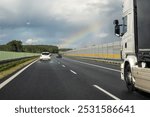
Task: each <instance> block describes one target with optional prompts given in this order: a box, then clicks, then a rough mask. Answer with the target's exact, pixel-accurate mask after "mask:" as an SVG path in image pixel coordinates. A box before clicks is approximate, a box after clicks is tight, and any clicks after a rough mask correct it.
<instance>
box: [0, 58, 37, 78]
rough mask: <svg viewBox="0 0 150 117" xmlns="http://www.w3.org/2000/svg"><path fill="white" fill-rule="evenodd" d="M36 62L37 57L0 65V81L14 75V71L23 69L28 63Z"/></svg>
mask: <svg viewBox="0 0 150 117" xmlns="http://www.w3.org/2000/svg"><path fill="white" fill-rule="evenodd" d="M34 60H37V57H31V58H26V59H22V60H18V61H13V62H9V63H5V64H0V79H3V78H5V77H6V76H8V75H10V74H12V73H14V72H15V71H17V70H19V69H21V68H23V67H24V66H26V65H28V64H29V63H31V62H33V61H34Z"/></svg>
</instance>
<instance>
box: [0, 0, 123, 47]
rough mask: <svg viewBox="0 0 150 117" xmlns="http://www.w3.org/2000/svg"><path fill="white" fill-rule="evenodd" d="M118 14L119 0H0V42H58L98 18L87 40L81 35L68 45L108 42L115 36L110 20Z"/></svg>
mask: <svg viewBox="0 0 150 117" xmlns="http://www.w3.org/2000/svg"><path fill="white" fill-rule="evenodd" d="M114 1H115V2H114ZM120 17H121V0H86V1H85V0H44V1H43V0H1V1H0V44H1V43H6V42H8V41H10V40H12V39H20V40H22V41H23V42H24V43H26V42H30V41H33V43H34V42H36V43H35V44H38V43H39V44H62V43H63V40H65V39H68V37H70V36H71V35H74V34H75V33H76V32H79V31H82V30H83V29H85V28H86V27H88V25H91V23H92V22H95V21H98V20H99V22H101V24H103V25H102V26H101V27H100V29H99V31H97V32H96V33H94V32H93V33H91V34H90V36H89V39H88V37H87V35H86V36H85V37H84V36H83V38H86V39H83V40H82V41H80V43H78V42H75V43H74V44H76V45H73V43H72V45H70V47H71V46H74V47H75V46H76V47H78V46H82V45H84V44H85V45H86V43H91V44H92V43H94V42H99V41H98V40H99V39H101V40H105V41H106V42H111V41H112V40H113V39H114V38H115V37H114V36H113V25H112V21H113V20H114V19H116V18H120ZM91 38H92V39H91ZM90 40H93V42H92V41H90ZM81 42H82V43H81Z"/></svg>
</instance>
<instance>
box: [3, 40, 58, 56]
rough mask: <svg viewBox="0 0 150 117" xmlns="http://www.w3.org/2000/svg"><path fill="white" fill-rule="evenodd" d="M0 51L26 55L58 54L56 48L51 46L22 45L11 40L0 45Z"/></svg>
mask: <svg viewBox="0 0 150 117" xmlns="http://www.w3.org/2000/svg"><path fill="white" fill-rule="evenodd" d="M0 51H12V52H28V53H41V52H43V51H48V52H50V53H58V51H59V50H58V47H57V46H53V45H22V42H21V41H18V40H13V41H10V42H8V43H7V44H5V45H0Z"/></svg>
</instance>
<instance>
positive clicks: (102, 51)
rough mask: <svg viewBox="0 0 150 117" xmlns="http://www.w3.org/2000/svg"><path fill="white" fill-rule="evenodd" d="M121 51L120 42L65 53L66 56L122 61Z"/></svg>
mask: <svg viewBox="0 0 150 117" xmlns="http://www.w3.org/2000/svg"><path fill="white" fill-rule="evenodd" d="M120 49H121V42H120V41H118V42H113V43H108V44H102V45H96V46H91V47H86V48H80V49H76V50H71V51H67V52H65V53H64V55H67V56H80V57H92V58H102V59H115V60H120V59H121V55H120Z"/></svg>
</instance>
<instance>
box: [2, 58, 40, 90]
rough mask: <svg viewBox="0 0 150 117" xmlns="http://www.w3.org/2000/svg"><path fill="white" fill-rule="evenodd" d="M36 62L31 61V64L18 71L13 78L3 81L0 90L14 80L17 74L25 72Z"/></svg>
mask: <svg viewBox="0 0 150 117" xmlns="http://www.w3.org/2000/svg"><path fill="white" fill-rule="evenodd" d="M37 61H38V60H35V61H33V62H32V63H30V64H29V65H27V66H26V67H24V68H22V69H21V70H20V71H18V72H17V73H15V74H14V75H13V76H11V77H10V78H8V79H7V80H5V81H4V82H2V83H1V84H0V89H2V88H3V87H4V86H6V85H7V84H8V83H9V82H10V81H12V80H13V79H15V78H16V77H17V76H18V75H19V74H21V73H22V72H23V71H24V70H26V69H27V68H28V67H30V66H31V65H32V64H34V63H35V62H37Z"/></svg>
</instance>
